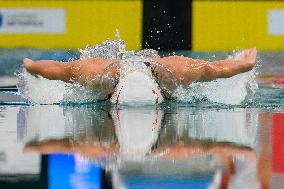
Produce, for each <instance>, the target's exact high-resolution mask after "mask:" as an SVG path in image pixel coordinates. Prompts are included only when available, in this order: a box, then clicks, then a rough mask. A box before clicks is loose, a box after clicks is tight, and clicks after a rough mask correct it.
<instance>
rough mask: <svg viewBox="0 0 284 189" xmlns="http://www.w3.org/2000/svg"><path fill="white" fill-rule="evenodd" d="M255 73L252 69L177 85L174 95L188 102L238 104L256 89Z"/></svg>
mask: <svg viewBox="0 0 284 189" xmlns="http://www.w3.org/2000/svg"><path fill="white" fill-rule="evenodd" d="M256 73H257V72H256V70H255V69H253V70H251V71H249V72H246V73H242V74H238V75H235V76H233V77H230V78H220V79H216V80H213V81H210V82H195V83H192V84H191V85H190V86H188V87H187V88H183V87H181V86H179V87H178V89H177V90H176V93H175V95H174V96H175V97H176V99H177V100H178V101H182V102H188V103H195V102H201V101H204V100H209V101H211V102H216V103H221V104H230V105H239V104H241V103H242V102H243V101H244V100H245V99H247V98H249V97H251V96H252V95H253V94H254V93H255V92H256V90H257V89H258V85H257V82H256V79H255V77H256Z"/></svg>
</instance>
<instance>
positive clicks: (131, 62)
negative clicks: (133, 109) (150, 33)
mask: <svg viewBox="0 0 284 189" xmlns="http://www.w3.org/2000/svg"><path fill="white" fill-rule="evenodd" d="M153 68H155V69H153ZM158 69H160V70H163V71H159V73H163V74H164V75H167V76H168V77H166V78H167V80H169V81H170V80H171V78H173V77H172V75H171V73H170V72H169V71H168V70H166V69H165V68H163V67H162V66H159V65H158V63H155V62H153V61H149V60H145V59H141V58H137V57H134V58H133V57H132V58H129V59H126V60H123V61H121V62H118V63H115V64H113V65H111V66H110V68H108V69H107V70H106V71H105V73H104V75H103V76H102V81H101V86H102V88H103V90H104V91H108V92H109V93H110V92H111V91H112V90H113V94H112V96H111V99H110V100H111V102H112V103H114V104H131V105H139V104H142V105H144V104H158V103H161V102H163V100H164V95H167V93H164V94H163V93H162V91H163V92H164V91H165V85H164V83H165V82H164V81H162V80H158V79H157V78H158V77H157V76H156V75H155V73H154V74H153V70H158ZM114 70H119V71H117V72H118V74H117V75H118V76H117V78H116V79H110V77H109V76H110V75H113V74H111V73H114V72H115V71H114ZM112 78H113V77H112ZM114 80H116V81H117V82H114ZM171 82H172V81H171ZM171 82H167V83H171ZM172 83H173V82H172ZM161 84H163V85H161ZM114 85H115V86H114Z"/></svg>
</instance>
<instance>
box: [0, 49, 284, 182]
mask: <svg viewBox="0 0 284 189" xmlns="http://www.w3.org/2000/svg"><path fill="white" fill-rule="evenodd" d="M15 51H16V50H15ZM20 51H22V52H23V50H20ZM0 52H1V51H0ZM33 52H34V56H35V54H37V53H36V51H35V50H33ZM38 52H40V53H39V54H45V53H43V52H41V51H38ZM2 53H4V52H2ZM5 53H7V51H6V52H5ZM5 53H4V54H5ZM58 53H59V54H60V53H63V54H65V53H64V52H60V51H59V52H58ZM133 53H134V52H133ZM165 53H166V52H165ZM177 53H180V54H183V55H184V56H190V57H199V58H202V57H205V56H207V59H211V60H212V59H216V58H220V59H221V58H223V57H226V56H228V55H226V54H224V53H215V55H216V57H214V58H213V57H212V56H211V55H210V54H209V53H193V52H177ZM15 54H17V53H15ZM74 54H75V55H74ZM74 54H68V57H69V58H72V57H74V56H77V58H79V55H78V54H76V53H74ZM128 55H129V54H128ZM19 56H20V55H19ZM131 56H132V55H131ZM135 56H137V55H135ZM38 57H39V58H40V56H39V55H38ZM65 58H66V57H65ZM205 58H206V57H205ZM19 59H20V58H19ZM282 60H283V57H282V55H281V54H273V56H272V55H270V53H260V54H259V60H258V68H257V70H254V71H253V72H250V73H247V74H243V75H240V76H238V77H236V78H230V79H229V80H224V81H223V80H221V81H214V82H212V83H206V84H205V85H204V86H203V87H205V89H204V90H200V87H201V86H200V85H202V84H194V85H193V86H192V87H193V89H191V90H189V91H187V89H180V88H178V89H177V90H181V92H182V93H181V94H182V95H180V96H181V97H182V98H180V99H177V100H172V101H164V102H163V103H161V104H159V105H158V106H156V104H155V105H147V106H138V107H133V106H128V105H124V104H121V105H118V106H116V105H115V104H112V103H110V102H109V101H104V102H96V103H90V101H91V102H93V101H92V100H94V99H92V98H94V97H93V96H92V93H90V91H84V88H82V86H79V85H68V84H65V83H63V82H55V83H54V82H50V81H46V80H45V79H43V78H35V77H34V76H32V75H29V74H27V73H23V77H24V78H23V79H24V80H25V81H27V82H29V83H28V84H27V85H26V84H25V83H23V85H25V86H29V88H30V90H29V92H32V91H34V92H33V93H29V95H30V96H29V97H28V98H29V100H31V101H32V102H33V103H32V104H28V106H27V104H25V105H21V106H19V105H18V106H15V105H10V106H7V105H2V106H0V188H13V187H14V188H16V187H21V188H24V187H26V188H62V187H64V188H110V185H113V187H114V188H222V186H227V187H228V188H265V187H266V186H267V188H268V187H270V188H281V187H282V186H283V180H284V176H283V175H284V169H283V167H284V166H283V165H284V159H283V148H282V146H283V144H284V140H283V135H284V132H283V123H284V120H283V118H284V107H283V104H284V98H283V97H284V96H283V95H284V93H283V83H282V82H281V81H282V80H281V79H283V75H282V73H283V66H282V63H281V62H282ZM13 61H14V60H13ZM13 61H11V63H14V62H13ZM19 61H20V60H19ZM8 64H10V62H8ZM8 72H9V71H7V73H8ZM10 73H12V71H10ZM255 73H258V74H255ZM3 75H4V74H3ZM8 76H10V75H9V74H6V77H8ZM254 78H255V79H254ZM252 79H253V80H252ZM3 80H5V79H3ZM251 81H252V83H251ZM255 81H256V82H257V83H258V88H256V87H255V85H254V83H255ZM33 82H34V83H33ZM237 82H239V83H238V85H236V83H237ZM247 83H249V84H251V88H250V89H248V88H247V87H248V86H247V85H246V84H247ZM232 84H234V85H232ZM195 85H196V86H195ZM47 86H48V87H47ZM209 86H210V87H213V89H214V91H212V93H210V91H209V89H208V90H207V88H206V87H209ZM32 87H33V88H32ZM52 87H53V88H52ZM223 87H228V88H229V89H230V90H231V91H234V93H233V94H229V93H228V91H229V90H226V89H227V88H226V89H223ZM48 88H51V89H53V90H50V89H48ZM68 90H69V91H68ZM80 90H81V91H80ZM194 90H196V91H197V92H198V95H196V96H193V97H192V96H190V95H188V94H190V91H191V92H192V91H194ZM211 90H212V88H211ZM51 91H53V92H54V93H51ZM67 91H68V92H69V93H68V94H71V95H70V96H66V92H67ZM78 91H79V92H78ZM244 91H245V92H246V93H243V92H244ZM251 91H252V92H251ZM253 91H254V92H253ZM57 92H58V93H57ZM72 92H73V93H72ZM84 92H85V93H84ZM82 94H85V96H84V95H82ZM245 94H249V95H245ZM0 95H1V96H0V97H1V102H3V101H4V100H6V101H13V102H15V101H16V100H18V101H19V102H25V100H24V99H22V98H19V97H18V95H19V94H17V93H12V92H9V93H0ZM88 95H89V96H88ZM93 95H95V94H93ZM230 95H233V96H230ZM67 97H68V98H67ZM223 98H224V99H223ZM230 98H232V99H230ZM68 99H69V100H68ZM73 99H77V102H82V99H84V100H83V102H87V103H83V104H82V103H81V104H80V103H65V102H69V101H71V100H73ZM222 99H223V101H222ZM64 100H65V101H64ZM220 100H221V101H220ZM58 102H59V103H60V104H53V103H58ZM75 102H76V101H75ZM43 104H44V105H43Z"/></svg>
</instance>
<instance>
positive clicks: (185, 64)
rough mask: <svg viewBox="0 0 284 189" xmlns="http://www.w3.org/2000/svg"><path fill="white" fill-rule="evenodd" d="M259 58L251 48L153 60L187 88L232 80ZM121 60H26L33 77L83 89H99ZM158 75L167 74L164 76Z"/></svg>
mask: <svg viewBox="0 0 284 189" xmlns="http://www.w3.org/2000/svg"><path fill="white" fill-rule="evenodd" d="M256 55H257V50H256V48H251V49H246V50H244V51H242V52H240V54H239V56H238V58H234V59H232V58H228V59H225V60H220V61H213V62H209V61H205V60H199V59H191V58H187V57H183V56H168V57H163V58H161V57H153V58H152V60H153V61H155V62H158V63H159V64H161V65H163V66H165V67H166V68H168V69H169V70H170V71H171V72H172V75H173V77H174V79H175V80H176V82H177V84H180V85H182V86H185V87H186V86H188V85H190V84H191V83H192V82H203V81H211V80H214V79H217V78H229V77H232V76H234V75H237V74H240V73H244V72H247V71H250V70H251V69H252V68H253V67H254V65H255V63H256ZM117 61H118V60H114V59H100V58H90V59H84V60H76V61H71V62H69V63H68V64H66V63H64V62H58V61H52V60H40V61H33V60H30V59H28V58H25V59H24V60H23V63H24V67H25V68H26V69H27V71H28V72H29V73H31V74H38V75H40V76H42V77H45V78H47V79H50V80H62V81H65V82H69V83H72V82H77V83H80V84H81V85H83V86H87V87H90V88H95V87H97V86H98V82H97V81H96V82H95V80H94V77H96V76H97V77H99V76H100V75H101V74H102V73H103V72H104V70H105V69H106V68H107V67H108V66H109V65H110V64H113V63H115V62H117ZM157 71H158V70H157ZM157 74H158V75H159V74H160V75H161V76H162V75H163V73H157ZM92 81H94V82H92ZM110 95H111V94H108V95H107V96H108V97H109V96H110Z"/></svg>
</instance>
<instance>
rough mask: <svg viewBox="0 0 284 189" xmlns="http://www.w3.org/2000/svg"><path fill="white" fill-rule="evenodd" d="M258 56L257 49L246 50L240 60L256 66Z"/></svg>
mask: <svg viewBox="0 0 284 189" xmlns="http://www.w3.org/2000/svg"><path fill="white" fill-rule="evenodd" d="M256 55H257V50H256V47H254V48H251V49H246V50H244V51H242V52H241V56H240V60H242V61H245V62H247V63H250V64H253V65H254V64H255V63H256Z"/></svg>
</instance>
